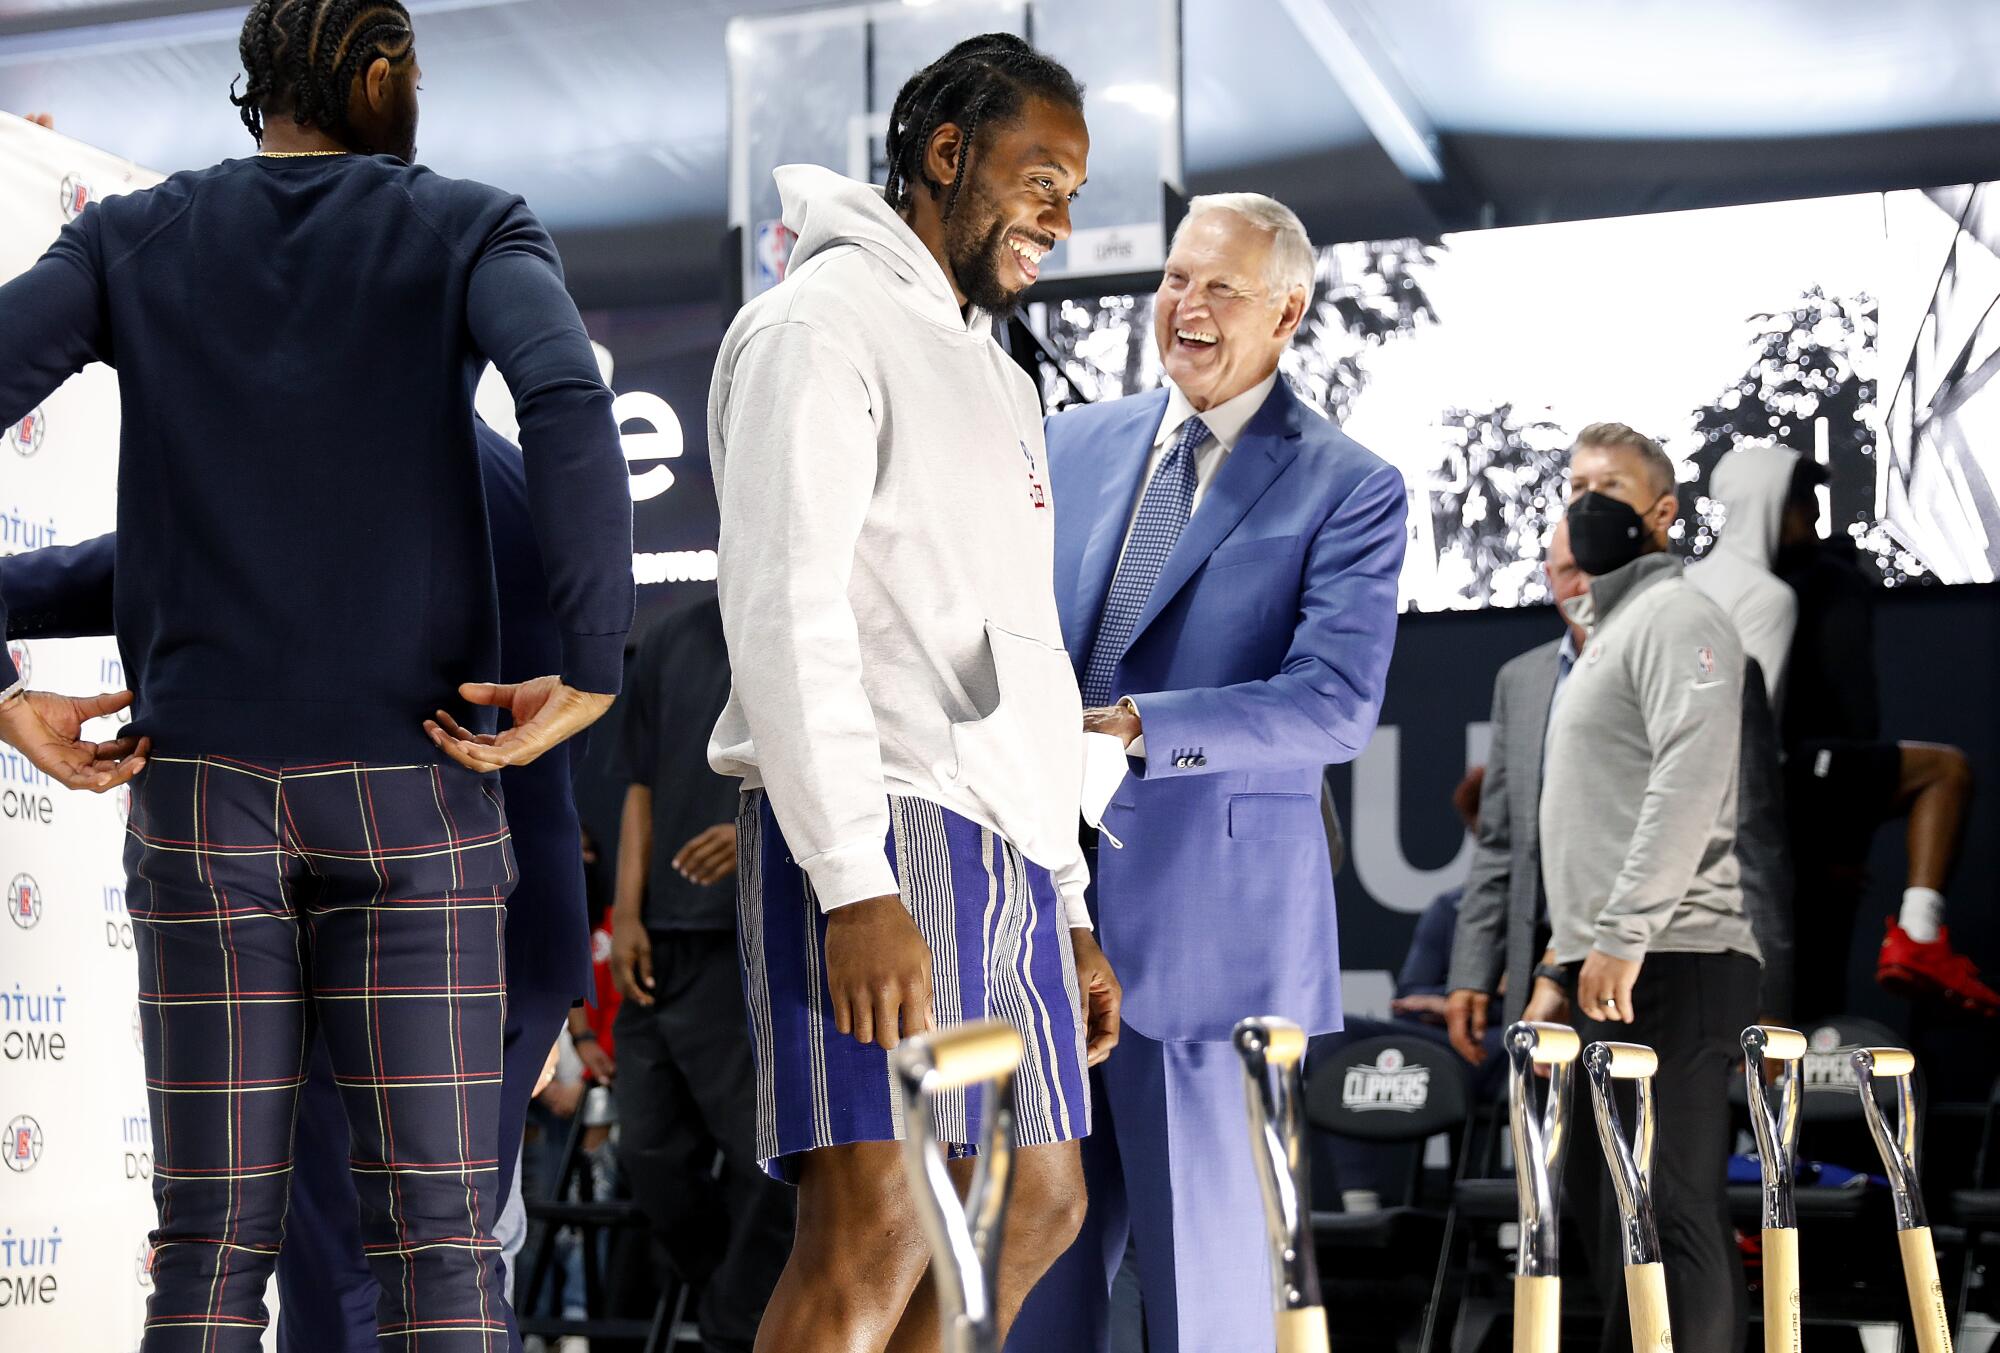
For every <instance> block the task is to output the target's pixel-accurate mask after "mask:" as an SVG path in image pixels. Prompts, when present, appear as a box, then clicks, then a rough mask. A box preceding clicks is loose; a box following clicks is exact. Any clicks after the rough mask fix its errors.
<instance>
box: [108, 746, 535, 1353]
mask: <svg viewBox="0 0 2000 1353" xmlns="http://www.w3.org/2000/svg"><path fill="white" fill-rule="evenodd" d="M125 863H126V870H127V872H128V874H129V875H130V887H129V889H128V903H129V906H130V908H131V912H132V920H133V929H134V933H135V936H136V937H137V939H138V947H139V986H140V1005H141V1009H142V1011H143V1020H144V1035H145V1049H146V1078H147V1091H148V1096H149V1098H150V1100H151V1103H152V1111H153V1147H154V1161H155V1165H154V1173H153V1191H154V1197H155V1201H156V1202H157V1204H158V1206H159V1215H160V1224H159V1229H158V1230H157V1231H155V1232H154V1235H153V1243H154V1247H155V1251H154V1255H155V1257H154V1262H153V1294H152V1298H151V1300H150V1301H149V1303H148V1308H147V1321H146V1336H145V1342H144V1344H143V1346H142V1347H143V1349H144V1353H181V1350H191V1351H198V1353H226V1351H229V1350H238V1349H240V1350H245V1351H246V1353H247V1351H248V1350H254V1349H257V1348H258V1347H259V1346H260V1343H261V1336H262V1331H263V1328H264V1326H265V1324H266V1323H267V1320H268V1316H267V1313H266V1311H265V1308H264V1301H263V1294H264V1286H265V1284H266V1282H267V1281H269V1278H270V1274H271V1269H272V1265H273V1262H274V1260H275V1257H276V1254H277V1250H278V1245H279V1243H280V1242H281V1240H282V1239H283V1227H284V1215H285V1202H286V1195H287V1192H288V1189H289V1181H290V1172H291V1137H292V1119H293V1115H294V1113H295V1111H296V1106H297V1101H298V1088H299V1085H300V1083H301V1082H302V1080H303V1079H304V1074H305V1061H306V1052H307V1049H308V1047H309V1045H310V1042H311V1036H312V1032H313V1029H314V1027H315V1025H316V1026H317V1028H318V1029H319V1032H320V1034H321V1036H322V1037H323V1038H324V1039H325V1041H326V1045H327V1050H328V1052H329V1054H330V1055H331V1058H332V1061H333V1067H334V1078H335V1081H336V1083H337V1084H338V1085H339V1086H340V1088H341V1094H342V1098H343V1100H344V1102H345V1106H346V1110H347V1118H348V1123H349V1127H350V1131H351V1134H352V1166H353V1170H354V1179H355V1186H356V1188H357V1190H358V1191H359V1193H360V1196H361V1202H362V1209H361V1210H362V1223H363V1231H364V1238H365V1241H366V1249H367V1253H368V1258H369V1263H370V1265H371V1266H372V1267H373V1269H374V1271H375V1275H376V1278H377V1279H378V1280H379V1282H380V1284H381V1288H382V1305H381V1307H380V1309H379V1311H378V1326H379V1330H380V1333H381V1337H382V1340H383V1346H384V1348H385V1349H390V1350H396V1353H459V1351H460V1350H474V1349H477V1350H481V1353H501V1351H502V1350H504V1349H505V1348H506V1346H507V1335H506V1323H505V1321H506V1307H505V1301H504V1298H503V1296H502V1294H501V1292H500V1291H499V1290H498V1288H497V1286H496V1285H495V1283H494V1281H493V1269H494V1265H493V1264H492V1263H491V1262H490V1261H491V1256H492V1254H493V1252H494V1250H495V1248H496V1247H495V1245H494V1242H493V1239H492V1225H493V1222H494V1220H495V1219H496V1209H495V1206H494V1197H495V1189H496V1186H497V1184H498V1162H497V1161H496V1159H495V1155H496V1151H497V1147H496V1145H495V1143H496V1138H497V1132H498V1121H499V1093H500V1071H501V1025H502V1014H503V1011H502V1004H503V996H502V977H503V973H502V961H503V960H502V954H503V952H504V949H503V935H504V921H505V902H506V897H507V894H508V892H509V891H510V890H511V889H512V887H513V885H514V877H515V873H514V858H513V850H512V847H511V845H510V843H509V838H508V834H507V822H506V814H505V812H504V810H503V808H502V805H501V802H500V794H499V790H498V788H497V787H496V786H495V785H494V784H493V783H492V782H490V781H488V780H485V779H482V778H480V777H477V776H473V775H470V774H468V773H466V772H464V771H461V770H458V769H456V768H453V767H449V766H376V765H363V764H356V763H335V764H326V763H316V764H311V765H303V764H290V763H286V764H272V765H266V764H259V763H255V762H249V761H241V760H235V759H231V758H225V757H201V758H194V759H182V758H174V757H160V756H156V757H154V758H153V759H152V763H151V764H150V765H149V766H148V768H147V769H146V771H145V772H144V773H143V774H142V775H141V776H140V777H139V779H138V781H136V782H135V785H134V793H133V801H132V815H131V826H130V832H129V837H128V840H127V842H126V851H125Z"/></svg>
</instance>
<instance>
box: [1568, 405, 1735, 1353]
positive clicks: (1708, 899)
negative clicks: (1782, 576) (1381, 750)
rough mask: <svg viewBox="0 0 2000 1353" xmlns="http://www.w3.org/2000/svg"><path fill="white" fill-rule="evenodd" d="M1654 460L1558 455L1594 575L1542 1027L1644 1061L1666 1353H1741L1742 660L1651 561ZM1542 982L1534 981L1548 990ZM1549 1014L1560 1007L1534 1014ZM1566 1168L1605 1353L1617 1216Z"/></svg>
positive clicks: (1598, 1172)
mask: <svg viewBox="0 0 2000 1353" xmlns="http://www.w3.org/2000/svg"><path fill="white" fill-rule="evenodd" d="M1676 478H1677V477H1676V474H1675V470H1674V465H1673V462H1672V461H1670V460H1669V459H1668V458H1667V455H1666V453H1665V452H1664V451H1662V450H1661V449H1660V446H1659V444H1658V443H1657V442H1655V441H1653V440H1652V439H1651V438H1649V437H1646V436H1644V435H1642V434H1640V433H1638V432H1635V431H1634V430H1633V429H1631V428H1630V427H1627V426H1626V425H1624V424H1622V423H1594V424H1592V425H1590V426H1589V427H1586V428H1584V429H1583V430H1582V431H1581V432H1580V433H1579V434H1578V435H1577V439H1576V443H1575V446H1574V448H1573V449H1572V451H1571V455H1570V473H1569V481H1570V501H1569V510H1568V513H1567V518H1568V523H1569V532H1570V546H1571V549H1572V550H1573V551H1574V553H1575V555H1576V562H1577V564H1578V566H1579V567H1580V568H1582V569H1583V570H1584V572H1586V573H1588V574H1590V575H1591V583H1590V587H1589V591H1588V592H1587V593H1586V594H1585V595H1583V596H1580V597H1574V598H1572V599H1571V600H1570V601H1569V602H1568V603H1566V604H1565V606H1564V610H1565V612H1566V613H1567V615H1568V616H1569V618H1570V619H1572V620H1575V621H1578V622H1580V623H1581V624H1583V626H1584V627H1585V630H1586V634H1587V639H1586V642H1585V643H1584V645H1583V648H1582V653H1581V658H1580V660H1579V661H1578V662H1577V663H1575V664H1574V666H1573V667H1572V669H1571V672H1570V675H1569V678H1568V680H1567V681H1566V682H1565V683H1564V686H1563V690H1562V695H1561V698H1560V699H1559V700H1558V701H1557V702H1556V704H1555V708H1554V711H1553V712H1552V714H1551V715H1550V718H1549V728H1548V748H1547V754H1546V762H1547V764H1546V766H1545V768H1544V773H1543V776H1542V794H1541V803H1540V805H1539V810H1538V813H1537V819H1536V820H1537V823H1538V826H1539V830H1540V841H1541V855H1542V876H1543V880H1544V882H1545V885H1546V887H1547V890H1548V907H1549V929H1550V934H1551V940H1550V947H1551V948H1552V949H1553V951H1554V957H1555V960H1556V965H1557V968H1558V970H1559V972H1560V974H1561V976H1560V978H1559V979H1558V980H1557V981H1551V980H1549V978H1548V977H1544V976H1540V975H1538V978H1537V984H1538V988H1540V989H1541V990H1543V991H1546V990H1548V989H1549V988H1557V993H1556V994H1557V999H1555V1000H1553V1001H1549V1002H1545V1003H1544V1004H1545V1005H1553V1006H1556V1007H1557V1008H1558V1009H1559V1008H1560V1007H1561V1006H1562V1005H1563V1004H1564V1003H1568V1004H1573V1005H1574V1006H1575V1008H1576V1012H1577V1018H1576V1019H1575V1021H1574V1023H1575V1026H1576V1030H1577V1033H1578V1035H1579V1036H1580V1037H1581V1038H1582V1039H1583V1041H1584V1042H1585V1043H1586V1044H1589V1043H1592V1042H1599V1041H1612V1040H1621V1041H1630V1042H1635V1043H1643V1044H1645V1045H1647V1046H1649V1047H1651V1048H1653V1049H1654V1050H1655V1052H1656V1053H1657V1054H1658V1056H1659V1069H1658V1072H1657V1073H1656V1074H1655V1076H1654V1078H1653V1085H1654V1090H1655V1099H1654V1102H1655V1104H1656V1105H1657V1106H1658V1107H1657V1112H1658V1133H1657V1135H1656V1137H1655V1141H1656V1142H1657V1153H1656V1155H1655V1157H1654V1160H1653V1170H1652V1178H1653V1187H1654V1192H1653V1200H1654V1207H1655V1213H1656V1218H1657V1222H1658V1228H1659V1238H1660V1247H1661V1252H1662V1255H1663V1258H1664V1262H1665V1266H1666V1274H1667V1278H1666V1282H1667V1304H1668V1308H1669V1310H1670V1312H1671V1314H1672V1319H1673V1326H1674V1330H1675V1333H1676V1334H1677V1335H1678V1336H1679V1341H1680V1343H1681V1345H1682V1346H1683V1347H1686V1348H1691V1349H1701V1350H1703V1353H1727V1350H1731V1349H1741V1348H1742V1347H1743V1343H1744V1339H1745V1336H1746V1333H1747V1331H1748V1326H1749V1311H1748V1301H1747V1296H1746V1291H1745V1286H1744V1278H1743V1266H1742V1261H1741V1259H1740V1257H1739V1255H1738V1254H1737V1251H1736V1244H1735V1233H1734V1229H1733V1227H1732V1226H1731V1224H1730V1221H1729V1213H1728V1203H1727V1193H1726V1180H1727V1166H1728V1160H1729V1146H1730V1121H1729V1112H1730V1111H1729V1100H1728V1094H1727V1091H1728V1086H1729V1074H1730V1071H1731V1069H1732V1068H1733V1067H1734V1066H1735V1064H1736V1061H1737V1058H1738V1056H1739V1045H1738V1041H1737V1040H1738V1037H1739V1035H1740V1034H1741V1032H1742V1029H1743V1027H1744V1026H1745V1025H1746V1024H1749V1023H1750V1022H1751V1021H1752V1020H1753V1019H1755V1018H1756V1015H1757V1005H1758V982H1759V977H1760V971H1761V966H1762V965H1761V961H1760V960H1761V954H1762V951H1761V949H1760V947H1759V945H1758V942H1757V937H1756V935H1755V933H1754V932H1753V930H1752V928H1751V925H1750V918H1749V916H1748V915H1747V914H1746V912H1745V909H1744V902H1743V891H1742V886H1741V881H1740V870H1739V868H1738V864H1737V859H1736V850H1735V846H1736V818H1737V784H1738V775H1739V753H1740V749H1741V743H1742V727H1743V684H1744V658H1743V648H1742V644H1741V642H1740V641H1739V640H1738V639H1737V637H1736V632H1735V627H1734V626H1733V625H1731V624H1730V622H1729V618H1728V617H1727V616H1726V615H1724V614H1723V613H1722V611H1721V610H1720V609H1719V608H1718V607H1717V606H1716V605H1715V604H1714V603H1713V602H1711V601H1710V600H1709V599H1708V598H1707V597H1705V596H1703V595H1702V594H1701V592H1700V591H1698V590H1697V589H1696V588H1694V587H1693V586H1692V585H1690V584H1689V583H1688V581H1687V579H1686V577H1685V575H1684V571H1683V570H1682V568H1681V565H1680V562H1679V561H1678V560H1677V559H1675V557H1674V556H1673V554H1672V553H1671V552H1670V551H1669V549H1668V544H1667V531H1668V528H1669V527H1670V526H1671V525H1672V524H1673V521H1674V519H1675V517H1676V516H1677V515H1678V512H1679V504H1678V502H1677V501H1676V498H1675V492H1674V486H1675V482H1676ZM1547 971H1548V970H1547V969H1544V970H1542V972H1547ZM1546 1013H1547V1014H1549V1015H1556V1014H1557V1009H1549V1010H1547V1011H1546ZM1576 1146H1577V1149H1576V1150H1575V1151H1573V1152H1572V1153H1571V1161H1572V1171H1571V1175H1570V1179H1569V1185H1570V1187H1571V1189H1572V1190H1573V1191H1574V1192H1575V1193H1576V1194H1577V1195H1578V1201H1579V1204H1580V1206H1579V1208H1578V1209H1577V1215H1578V1216H1579V1218H1580V1219H1584V1221H1585V1225H1586V1226H1588V1224H1589V1222H1588V1218H1590V1216H1591V1215H1592V1213H1593V1212H1594V1213H1595V1214H1596V1219H1597V1236H1596V1241H1597V1243H1596V1244H1595V1245H1594V1246H1592V1247H1591V1258H1592V1261H1593V1269H1594V1273H1595V1276H1596V1278H1597V1285H1598V1289H1599V1292H1600V1294H1601V1296H1602V1297H1603V1299H1604V1303H1605V1308H1606V1311H1605V1325H1604V1329H1605V1338H1606V1341H1607V1342H1606V1346H1607V1347H1613V1346H1616V1345H1615V1344H1614V1343H1612V1342H1611V1341H1613V1340H1622V1339H1623V1338H1624V1331H1625V1329H1626V1327H1627V1315H1626V1310H1625V1302H1626V1298H1625V1287H1624V1282H1623V1274H1622V1271H1621V1269H1620V1266H1619V1264H1618V1256H1619V1254H1620V1246H1619V1239H1618V1237H1619V1226H1620V1221H1619V1216H1618V1210H1617V1207H1616V1205H1615V1203H1614V1200H1613V1198H1612V1196H1611V1189H1610V1188H1609V1181H1608V1178H1607V1172H1606V1169H1605V1162H1604V1160H1603V1156H1602V1152H1601V1150H1600V1149H1599V1148H1598V1147H1597V1144H1596V1138H1595V1136H1594V1134H1591V1133H1588V1132H1586V1133H1580V1134H1578V1140H1577V1143H1576Z"/></svg>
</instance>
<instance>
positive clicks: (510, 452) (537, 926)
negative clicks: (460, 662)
mask: <svg viewBox="0 0 2000 1353" xmlns="http://www.w3.org/2000/svg"><path fill="white" fill-rule="evenodd" d="M478 436H479V467H480V470H481V471H482V475H483V479H484V483H485V488H486V510H487V513H488V515H489V517H490V519H491V522H492V527H493V563H494V567H495V568H496V570H497V571H498V576H499V583H500V679H501V680H503V681H525V680H527V679H528V678H530V677H533V676H538V675H540V674H542V673H544V672H547V671H549V670H550V668H551V665H552V664H554V663H556V662H557V661H559V660H560V657H561V649H562V640H561V634H560V632H559V631H558V630H557V629H556V621H555V617H554V616H553V615H551V614H550V613H549V604H548V600H547V596H546V593H547V587H548V584H547V582H546V580H545V578H544V576H543V571H542V561H541V552H540V551H539V550H538V549H537V548H536V546H535V534H534V530H533V527H532V525H531V524H530V521H529V515H528V493H527V482H526V478H525V476H524V474H523V468H522V464H521V453H520V452H519V451H518V450H516V449H515V448H514V446H513V444H512V443H510V442H509V441H508V440H507V439H506V438H505V437H502V436H501V435H500V434H499V433H497V432H495V431H493V430H492V429H491V428H489V427H487V426H486V425H485V424H484V423H481V424H479V425H478ZM117 549H118V538H117V537H116V536H108V535H107V536H98V537H97V538H96V539H95V540H86V541H84V542H83V543H82V544H81V545H51V546H49V547H48V548H47V549H41V550H33V551H30V552H29V553H27V554H20V555H15V556H14V557H13V558H11V559H8V560H6V561H5V562H4V564H0V605H4V607H5V609H6V613H7V632H6V637H7V638H9V639H69V638H77V637H80V636H87V635H104V634H109V633H110V632H111V613H112V597H113V595H114V594H115V592H116V590H117V589H116V586H115V585H114V584H115V580H116V578H117ZM500 784H501V787H502V789H503V790H504V791H505V792H506V796H507V825H508V827H509V828H510V829H511V830H512V831H513V836H514V856H515V859H516V860H517V861H518V862H519V864H520V879H521V881H520V883H519V884H517V885H516V886H515V888H514V891H513V892H511V893H509V894H508V895H507V990H508V991H509V992H511V993H513V994H515V995H520V994H523V993H525V992H528V991H535V992H541V993H547V994H550V995H554V996H557V997H559V998H561V999H563V1000H587V999H589V998H590V997H591V996H593V995H594V994H595V992H596V988H595V986H594V985H593V983H592V978H591V971H590V917H589V907H588V905H587V903H586V900H585V891H584V881H583V839H582V836H581V834H580V832H579V830H578V827H577V816H576V798H575V794H574V793H573V791H572V790H571V787H570V775H569V747H568V746H567V745H565V746H561V747H556V748H553V749H552V750H550V751H549V752H547V753H545V754H544V755H542V756H540V757H538V758H537V759H536V760H534V761H532V762H530V763H529V764H528V765H525V766H509V767H507V768H506V769H505V770H503V771H501V772H500Z"/></svg>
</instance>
